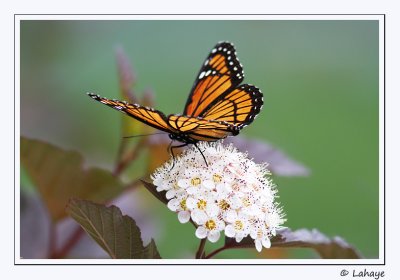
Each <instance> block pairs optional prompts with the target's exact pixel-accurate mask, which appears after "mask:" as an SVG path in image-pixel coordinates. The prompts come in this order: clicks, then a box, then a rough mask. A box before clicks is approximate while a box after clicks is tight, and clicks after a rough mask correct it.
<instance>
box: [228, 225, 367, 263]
mask: <svg viewBox="0 0 400 280" xmlns="http://www.w3.org/2000/svg"><path fill="white" fill-rule="evenodd" d="M225 245H226V246H228V247H230V248H254V240H253V239H252V238H250V237H248V238H245V239H243V240H242V241H241V242H240V243H236V241H235V240H234V239H232V238H225ZM271 248H310V249H313V250H315V251H316V252H317V253H318V254H319V255H320V256H321V258H323V259H359V258H362V256H361V254H360V252H358V250H357V249H356V248H354V247H353V246H351V245H349V244H348V243H347V242H346V241H345V240H344V239H342V238H341V237H338V236H335V237H333V238H329V237H327V236H326V235H324V234H322V233H321V232H320V231H318V230H317V229H313V230H308V229H299V230H296V231H292V230H291V229H288V228H285V229H282V230H280V231H278V232H277V235H276V236H275V237H274V238H272V239H271Z"/></svg>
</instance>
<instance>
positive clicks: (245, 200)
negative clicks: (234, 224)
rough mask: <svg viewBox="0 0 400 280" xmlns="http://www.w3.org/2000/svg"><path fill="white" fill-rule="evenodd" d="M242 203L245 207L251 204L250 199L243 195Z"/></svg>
mask: <svg viewBox="0 0 400 280" xmlns="http://www.w3.org/2000/svg"><path fill="white" fill-rule="evenodd" d="M242 203H243V205H244V206H245V207H248V206H250V205H251V201H250V199H249V198H248V197H244V198H243V199H242Z"/></svg>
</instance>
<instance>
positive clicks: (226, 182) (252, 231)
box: [151, 141, 285, 252]
mask: <svg viewBox="0 0 400 280" xmlns="http://www.w3.org/2000/svg"><path fill="white" fill-rule="evenodd" d="M198 147H199V149H200V150H201V151H202V152H203V154H204V157H205V158H206V160H207V164H208V166H207V165H206V163H205V161H204V159H203V157H202V155H201V154H200V152H199V150H198V149H197V148H196V147H195V146H194V145H191V147H190V148H188V149H186V150H185V151H184V152H183V153H182V154H181V155H180V156H179V157H177V158H176V159H175V164H174V162H173V159H171V160H170V161H169V162H167V163H165V164H164V165H163V166H162V167H160V168H158V169H157V170H156V171H155V172H154V174H153V175H152V176H151V178H152V180H153V183H154V185H156V186H157V191H159V192H160V191H166V197H167V199H168V200H169V202H168V208H169V209H170V210H172V211H174V212H176V213H177V214H178V219H179V221H180V222H181V223H186V222H188V221H189V220H190V219H192V220H193V221H194V222H195V223H196V224H197V225H198V227H197V230H196V236H197V237H198V238H200V239H203V238H206V237H207V238H208V240H209V241H211V242H216V241H218V239H219V238H220V234H221V231H224V232H225V235H226V236H227V237H231V238H235V239H236V242H240V241H241V240H242V239H243V238H245V237H247V236H249V235H250V236H251V238H253V239H254V242H255V247H256V249H257V251H259V252H260V251H261V249H262V247H263V246H264V247H266V248H269V247H271V242H270V237H271V236H273V235H275V233H276V229H278V228H280V225H281V224H282V223H283V222H284V221H285V219H283V213H282V212H281V209H280V208H279V206H278V204H277V203H276V202H275V201H274V198H275V194H276V190H275V188H274V185H273V183H272V181H271V179H269V178H267V175H270V173H269V171H268V170H267V168H266V165H263V164H256V163H254V162H253V161H252V160H250V159H248V157H247V155H246V154H243V153H241V152H238V151H237V150H236V149H235V148H234V147H233V146H232V145H229V146H224V145H223V144H222V142H220V141H219V142H214V143H206V142H200V143H199V144H198Z"/></svg>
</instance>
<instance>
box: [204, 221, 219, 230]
mask: <svg viewBox="0 0 400 280" xmlns="http://www.w3.org/2000/svg"><path fill="white" fill-rule="evenodd" d="M204 226H205V227H206V229H208V230H213V229H215V228H216V227H217V223H216V222H215V221H214V220H208V221H207V222H206V223H205V224H204Z"/></svg>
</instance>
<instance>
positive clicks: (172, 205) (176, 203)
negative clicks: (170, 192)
mask: <svg viewBox="0 0 400 280" xmlns="http://www.w3.org/2000/svg"><path fill="white" fill-rule="evenodd" d="M167 207H168V209H169V210H171V211H174V212H175V211H176V210H177V209H178V207H179V201H178V200H177V199H171V200H170V201H168V204H167Z"/></svg>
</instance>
